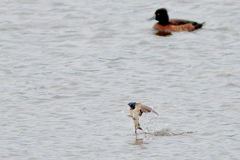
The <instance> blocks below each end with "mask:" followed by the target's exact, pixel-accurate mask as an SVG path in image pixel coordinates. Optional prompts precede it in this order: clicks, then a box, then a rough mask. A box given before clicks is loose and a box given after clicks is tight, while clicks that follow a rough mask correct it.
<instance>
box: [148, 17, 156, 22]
mask: <svg viewBox="0 0 240 160" xmlns="http://www.w3.org/2000/svg"><path fill="white" fill-rule="evenodd" d="M154 19H155V16H153V17H151V18H148V19H147V20H148V21H152V20H154Z"/></svg>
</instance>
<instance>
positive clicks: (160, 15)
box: [155, 8, 169, 26]
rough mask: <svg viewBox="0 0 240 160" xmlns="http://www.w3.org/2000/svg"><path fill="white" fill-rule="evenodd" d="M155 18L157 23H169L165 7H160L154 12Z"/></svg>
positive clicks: (164, 24)
mask: <svg viewBox="0 0 240 160" xmlns="http://www.w3.org/2000/svg"><path fill="white" fill-rule="evenodd" d="M155 19H156V20H157V21H158V23H159V24H161V25H163V26H166V25H168V24H169V17H168V13H167V9H165V8H160V9H158V10H156V12H155Z"/></svg>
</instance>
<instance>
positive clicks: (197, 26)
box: [194, 22, 205, 29]
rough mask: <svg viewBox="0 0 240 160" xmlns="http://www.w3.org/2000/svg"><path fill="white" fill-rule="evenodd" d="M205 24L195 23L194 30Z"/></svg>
mask: <svg viewBox="0 0 240 160" xmlns="http://www.w3.org/2000/svg"><path fill="white" fill-rule="evenodd" d="M204 24H205V22H203V23H197V24H194V26H195V29H199V28H202V26H203V25H204Z"/></svg>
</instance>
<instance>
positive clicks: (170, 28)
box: [153, 23, 195, 32]
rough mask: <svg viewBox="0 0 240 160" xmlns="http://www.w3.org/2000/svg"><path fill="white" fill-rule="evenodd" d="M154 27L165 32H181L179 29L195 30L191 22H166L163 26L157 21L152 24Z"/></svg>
mask: <svg viewBox="0 0 240 160" xmlns="http://www.w3.org/2000/svg"><path fill="white" fill-rule="evenodd" d="M153 28H154V29H157V30H162V31H166V32H181V31H193V30H195V26H194V25H192V24H191V23H187V24H183V25H172V24H168V25H166V26H163V25H161V24H159V23H156V24H155V25H154V26H153Z"/></svg>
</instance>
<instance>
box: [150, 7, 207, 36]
mask: <svg viewBox="0 0 240 160" xmlns="http://www.w3.org/2000/svg"><path fill="white" fill-rule="evenodd" d="M151 19H153V18H151ZM155 20H157V21H158V23H156V24H155V25H154V26H153V28H154V29H156V30H158V31H163V32H165V33H171V32H181V31H189V32H191V31H194V30H197V29H200V28H202V26H203V24H204V23H205V22H203V23H198V22H195V21H189V20H182V19H171V20H169V16H168V12H167V9H166V8H160V9H158V10H156V12H155Z"/></svg>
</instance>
